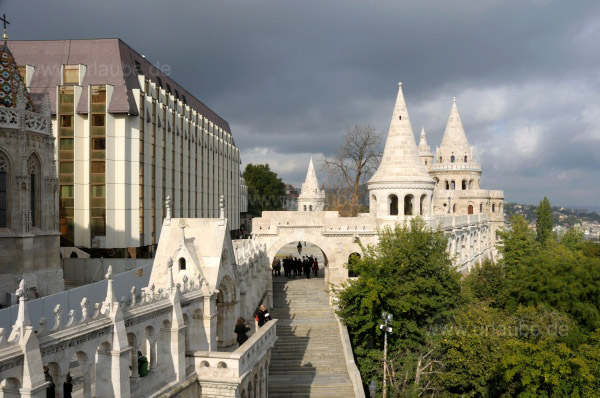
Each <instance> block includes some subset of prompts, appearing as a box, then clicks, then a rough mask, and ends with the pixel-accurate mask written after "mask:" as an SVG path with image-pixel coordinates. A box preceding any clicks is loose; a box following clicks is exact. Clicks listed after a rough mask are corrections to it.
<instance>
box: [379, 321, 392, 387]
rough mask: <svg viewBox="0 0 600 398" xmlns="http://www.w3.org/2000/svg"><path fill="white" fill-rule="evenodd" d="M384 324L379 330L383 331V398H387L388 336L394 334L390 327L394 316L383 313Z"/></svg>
mask: <svg viewBox="0 0 600 398" xmlns="http://www.w3.org/2000/svg"><path fill="white" fill-rule="evenodd" d="M381 318H382V319H383V323H382V324H381V325H379V329H381V330H383V398H386V397H387V335H388V333H392V327H391V326H388V325H391V324H392V321H393V320H394V315H392V314H388V313H387V312H385V311H383V313H382V314H381Z"/></svg>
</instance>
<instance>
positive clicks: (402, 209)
mask: <svg viewBox="0 0 600 398" xmlns="http://www.w3.org/2000/svg"><path fill="white" fill-rule="evenodd" d="M437 152H438V154H439V155H441V156H439V158H440V160H439V162H437V163H435V164H432V163H431V161H432V160H433V155H432V154H431V153H430V149H429V146H428V145H427V142H426V137H425V131H424V130H423V131H422V132H421V143H420V145H419V147H418V148H417V145H416V141H415V137H414V133H413V130H412V126H411V124H410V118H409V115H408V110H407V107H406V102H405V101H404V95H403V94H402V84H400V85H399V88H398V95H397V97H396V103H395V105H394V110H393V114H392V120H391V123H390V129H389V132H388V136H387V140H386V144H385V150H384V153H383V157H382V161H381V164H380V165H379V167H378V169H377V171H376V172H375V174H374V175H373V176H372V178H371V179H370V180H369V182H368V183H367V187H368V190H369V192H368V198H369V199H370V203H369V213H363V214H359V215H358V216H357V217H340V216H339V214H338V213H337V212H335V211H311V212H308V211H306V212H305V211H304V207H303V206H299V210H300V211H297V212H294V211H266V212H263V214H262V217H261V218H255V219H253V220H252V235H253V236H254V238H256V239H257V240H258V241H259V242H260V244H264V245H265V246H266V251H267V255H268V257H269V259H270V261H273V259H274V257H275V255H276V254H277V252H278V251H279V250H280V249H281V248H282V247H283V246H284V245H286V244H288V243H290V242H294V241H300V242H303V241H306V242H311V243H313V244H315V245H317V246H319V247H320V248H321V249H322V250H323V253H324V254H325V256H326V257H327V259H328V263H329V264H328V267H326V268H325V278H326V281H327V282H330V283H334V284H339V283H341V282H343V281H345V280H346V279H347V278H348V270H347V268H346V266H345V265H346V264H347V262H348V257H349V256H350V254H352V253H361V248H360V246H361V244H362V245H363V246H366V245H369V244H375V243H377V233H378V230H380V229H381V228H384V227H393V226H394V225H398V224H403V223H406V222H408V221H409V220H410V219H412V218H414V217H422V218H423V219H424V220H425V222H426V223H427V225H429V226H430V227H431V228H433V229H435V228H440V229H442V230H443V231H444V232H445V233H446V236H447V237H448V249H449V251H450V254H451V255H452V256H453V257H454V260H455V265H456V267H457V268H458V269H459V270H460V271H461V272H463V273H466V272H468V271H469V270H470V269H471V268H472V267H473V266H474V265H475V264H476V263H479V262H481V261H482V260H483V259H484V258H491V257H493V256H494V255H495V244H496V240H495V239H493V238H491V237H492V236H495V231H496V230H497V229H499V228H502V227H503V226H504V218H503V216H502V214H498V213H500V212H498V213H495V212H494V210H495V209H496V207H495V203H492V205H491V208H492V211H491V212H482V211H480V212H479V213H478V214H474V212H473V211H472V210H473V206H469V207H467V205H469V204H470V203H472V200H474V199H475V198H477V199H478V200H485V201H488V202H490V201H491V199H494V200H495V201H497V202H498V203H502V200H503V197H504V194H503V192H502V191H487V190H481V189H479V188H478V187H479V185H478V184H476V186H474V184H471V183H467V182H466V181H467V178H466V175H467V174H468V175H469V178H470V179H471V178H472V177H474V176H477V177H479V175H481V168H480V166H479V165H478V164H475V163H474V161H473V159H472V158H473V149H472V148H471V147H469V146H468V143H467V140H466V135H465V132H464V129H463V127H462V123H461V122H460V117H459V116H458V110H457V108H456V102H455V101H454V102H453V104H452V109H451V112H450V118H449V121H448V126H447V128H446V132H445V133H444V139H443V141H442V146H441V148H440V149H438V151H437ZM457 154H460V155H461V156H457ZM442 158H443V159H450V164H441V163H442ZM463 158H464V159H466V160H467V162H466V163H460V162H458V161H459V160H461V159H463ZM434 177H435V178H434ZM458 177H461V179H458ZM463 177H464V178H463ZM440 181H444V182H446V184H445V185H444V184H440ZM447 181H452V182H451V187H450V188H448V187H449V185H448V184H447ZM455 181H459V182H458V184H459V185H458V186H459V187H460V186H461V185H460V184H461V183H462V190H458V191H453V189H454V185H455V184H454V182H455ZM318 186H319V184H318V181H317V176H316V173H315V170H314V166H313V163H312V159H311V162H310V164H309V169H308V172H307V176H306V181H305V183H304V184H303V185H302V195H304V196H306V197H308V196H310V197H311V198H312V196H315V195H313V194H314V193H315V192H317V193H318V194H319V197H318V198H317V199H318V200H319V201H321V202H322V201H324V196H325V193H324V191H323V190H322V189H321V190H319V189H318ZM467 188H468V189H467ZM302 195H301V196H302ZM315 198H316V196H315ZM315 198H312V199H311V200H313V199H314V200H315V201H316V200H317V199H315ZM496 198H497V199H496ZM321 202H319V203H321ZM303 203H304V202H303ZM499 206H500V204H498V208H499ZM449 209H454V211H452V212H450V211H449Z"/></svg>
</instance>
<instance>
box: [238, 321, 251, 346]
mask: <svg viewBox="0 0 600 398" xmlns="http://www.w3.org/2000/svg"><path fill="white" fill-rule="evenodd" d="M249 331H250V327H249V326H248V323H246V321H245V320H244V318H242V317H239V318H238V319H237V323H236V324H235V334H237V342H238V346H241V345H242V344H244V343H245V342H246V340H248V332H249Z"/></svg>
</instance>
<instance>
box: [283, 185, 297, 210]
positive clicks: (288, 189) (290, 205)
mask: <svg viewBox="0 0 600 398" xmlns="http://www.w3.org/2000/svg"><path fill="white" fill-rule="evenodd" d="M298 196H299V194H298V190H297V189H296V188H294V186H293V185H291V184H287V185H286V186H285V197H286V200H285V210H289V211H295V210H298Z"/></svg>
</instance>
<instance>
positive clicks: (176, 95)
mask: <svg viewBox="0 0 600 398" xmlns="http://www.w3.org/2000/svg"><path fill="white" fill-rule="evenodd" d="M175 98H177V99H179V91H177V89H175Z"/></svg>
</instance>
